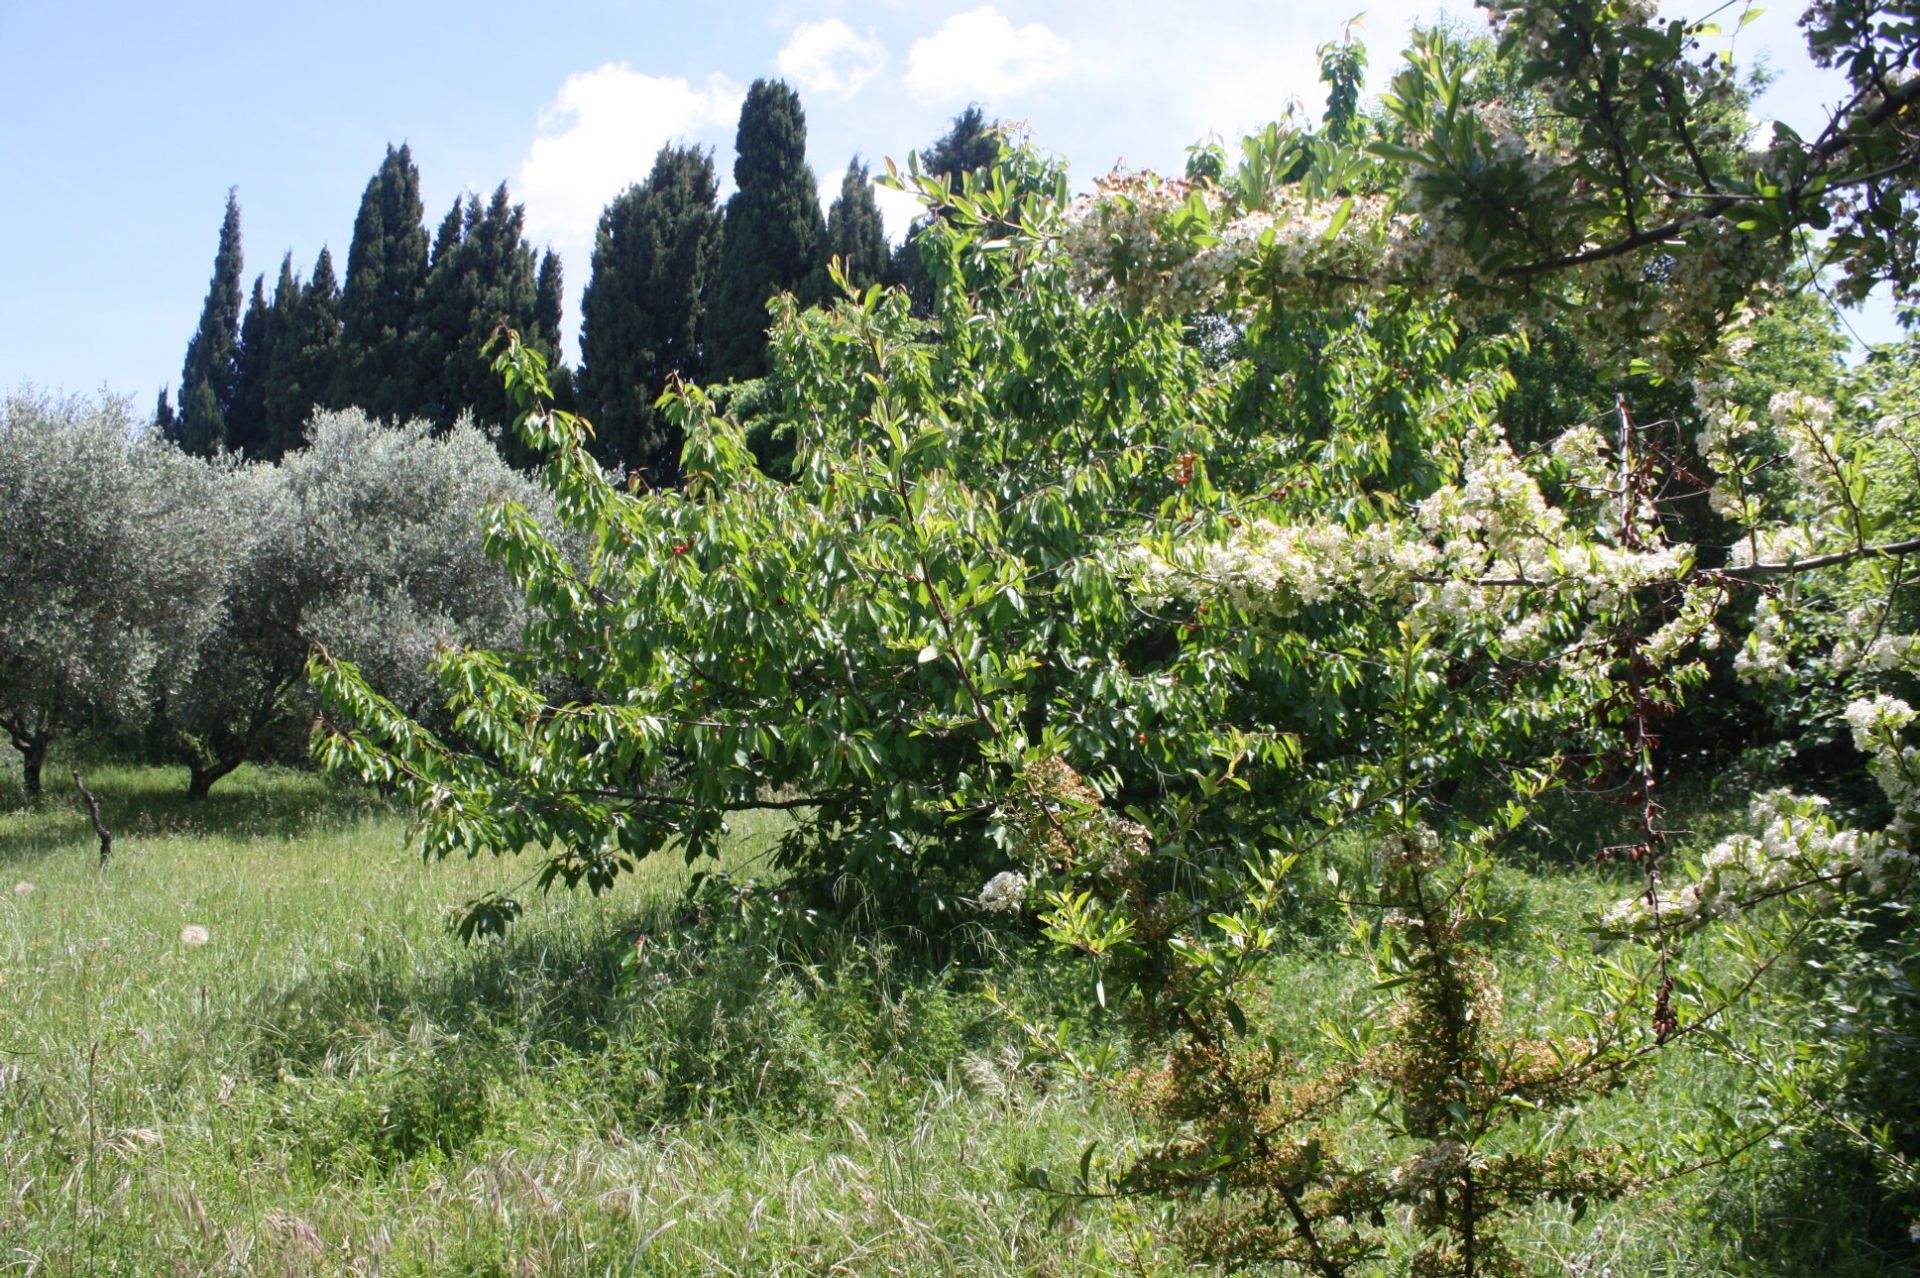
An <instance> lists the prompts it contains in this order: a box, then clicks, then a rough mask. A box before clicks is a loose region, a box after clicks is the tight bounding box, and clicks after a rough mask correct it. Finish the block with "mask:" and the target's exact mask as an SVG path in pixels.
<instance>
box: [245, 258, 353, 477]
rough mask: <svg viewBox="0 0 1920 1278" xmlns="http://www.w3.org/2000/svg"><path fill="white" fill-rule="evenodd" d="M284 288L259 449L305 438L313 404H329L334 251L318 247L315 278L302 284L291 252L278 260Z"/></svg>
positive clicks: (335, 356)
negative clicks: (281, 321)
mask: <svg viewBox="0 0 1920 1278" xmlns="http://www.w3.org/2000/svg"><path fill="white" fill-rule="evenodd" d="M283 288H284V289H286V290H288V293H287V309H286V319H285V326H284V328H283V329H282V331H281V337H280V340H279V341H278V342H276V343H275V345H274V349H273V359H272V362H271V365H270V367H269V370H268V374H267V393H266V419H267V437H266V439H265V440H264V441H263V443H262V445H261V455H262V456H264V457H270V458H276V459H277V458H279V457H282V456H284V455H285V454H286V453H287V452H289V451H291V450H292V449H296V448H299V447H300V446H301V444H302V443H303V442H304V441H305V439H306V430H307V422H308V421H309V420H310V419H311V418H312V416H313V410H314V409H316V408H323V407H328V406H330V405H331V403H332V400H331V395H332V388H333V385H334V382H335V381H336V380H337V378H336V374H337V371H338V363H339V354H340V283H339V280H338V279H337V277H335V275H334V273H333V254H332V253H331V252H329V251H328V250H327V249H324V248H323V249H321V250H320V256H319V258H318V259H317V260H316V261H315V262H314V264H313V278H312V279H310V280H308V281H307V282H306V283H305V284H304V285H303V284H301V283H300V280H299V277H298V276H296V275H294V274H293V265H292V261H291V258H289V260H288V261H286V262H283V263H282V264H281V286H280V287H279V288H276V289H275V290H274V302H275V304H276V308H277V306H278V303H279V301H280V293H281V289H283Z"/></svg>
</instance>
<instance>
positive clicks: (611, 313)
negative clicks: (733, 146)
mask: <svg viewBox="0 0 1920 1278" xmlns="http://www.w3.org/2000/svg"><path fill="white" fill-rule="evenodd" d="M718 194H719V191H718V183H717V181H716V179H715V177H714V172H713V157H712V156H710V155H708V154H706V153H705V152H703V151H701V150H699V149H698V148H697V147H671V146H669V147H662V148H661V149H660V153H659V155H657V156H656V157H655V158H654V162H653V172H652V173H651V174H649V175H648V177H647V180H646V181H645V182H643V183H641V184H639V185H637V186H631V187H628V188H627V189H626V190H625V191H624V192H622V193H621V194H620V195H619V196H617V197H616V198H615V199H614V201H613V203H612V204H610V205H608V206H607V208H606V211H605V212H603V213H602V214H601V215H600V225H599V228H598V230H597V232H596V233H595V236H594V244H593V275H592V277H591V278H590V279H589V280H588V282H587V289H586V293H585V294H584V295H583V296H582V298H581V300H580V375H579V378H578V380H577V383H576V388H577V391H578V402H579V406H580V410H581V411H582V412H583V413H585V414H586V415H587V416H588V417H589V418H590V419H591V420H592V421H593V423H594V429H595V432H596V435H595V438H596V440H597V441H598V445H597V446H598V449H599V451H600V453H601V456H602V459H603V460H605V461H607V462H608V463H609V464H615V465H620V466H626V467H638V468H641V469H643V470H644V471H645V472H646V475H647V477H648V479H649V480H650V481H651V482H653V483H654V484H656V485H664V484H669V483H672V482H673V481H674V479H675V477H676V476H677V473H678V470H679V463H680V442H681V441H680V439H679V438H678V435H677V432H675V431H674V430H673V429H672V428H671V426H670V425H669V424H668V423H667V422H666V421H665V420H663V419H662V418H660V417H659V415H658V414H656V413H655V412H654V408H653V404H654V401H655V400H656V399H658V398H659V397H660V392H661V390H663V389H664V388H665V386H666V384H667V379H668V378H669V377H672V376H675V375H678V376H680V377H684V378H688V379H693V378H697V377H699V376H701V374H702V373H703V371H704V368H703V363H702V349H701V343H700V335H701V328H702V319H703V316H704V305H705V298H706V295H707V291H708V282H709V278H710V275H711V272H712V269H713V261H714V252H715V247H716V245H717V242H718V240H719V238H720V214H719V212H718V210H717V207H716V203H715V201H716V199H717V198H718ZM556 284H557V281H556Z"/></svg>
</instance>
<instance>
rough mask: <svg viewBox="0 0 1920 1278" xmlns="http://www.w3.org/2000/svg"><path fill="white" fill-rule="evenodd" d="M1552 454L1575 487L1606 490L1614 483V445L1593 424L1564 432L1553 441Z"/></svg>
mask: <svg viewBox="0 0 1920 1278" xmlns="http://www.w3.org/2000/svg"><path fill="white" fill-rule="evenodd" d="M1552 453H1553V459H1554V460H1555V461H1557V462H1559V463H1560V466H1561V468H1562V469H1563V470H1564V471H1565V472H1566V476H1567V479H1568V481H1569V482H1571V483H1573V484H1576V485H1578V486H1580V487H1582V488H1590V489H1596V488H1597V489H1605V488H1607V487H1608V486H1609V485H1610V484H1611V483H1612V481H1613V474H1612V468H1613V449H1612V446H1611V445H1609V444H1608V443H1607V437H1606V436H1605V435H1602V434H1601V433H1600V432H1599V430H1598V429H1597V428H1595V427H1593V426H1591V425H1582V426H1575V427H1574V428H1573V429H1572V430H1569V431H1564V432H1562V433H1561V434H1560V436H1559V437H1558V438H1556V439H1555V440H1554V441H1553V448H1552Z"/></svg>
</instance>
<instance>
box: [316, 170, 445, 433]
mask: <svg viewBox="0 0 1920 1278" xmlns="http://www.w3.org/2000/svg"><path fill="white" fill-rule="evenodd" d="M421 217H422V209H421V206H420V171H419V170H418V169H416V168H415V167H414V166H413V156H412V154H411V153H410V152H409V151H408V149H407V147H406V146H405V145H404V144H403V145H402V146H400V147H399V148H398V149H395V148H394V147H392V146H389V147H388V148H387V157H386V159H385V160H383V161H382V162H381V164H380V169H379V171H378V172H377V173H375V174H374V175H373V178H372V179H371V180H370V181H369V182H368V183H367V189H366V193H365V194H364V195H362V196H361V197H360V212H359V214H358V215H357V216H356V217H355V218H354V222H353V243H352V244H351V245H350V246H349V247H348V249H347V285H346V290H345V292H344V293H342V295H341V300H340V321H341V328H340V352H339V370H338V373H337V374H336V379H335V384H334V387H333V394H332V396H331V399H332V400H333V402H334V403H335V404H336V405H339V406H342V407H345V406H348V405H351V406H354V407H357V408H363V409H365V410H366V411H367V412H369V413H371V414H373V415H374V416H376V417H378V418H380V419H381V420H383V421H386V422H397V421H401V420H404V419H406V418H408V417H412V416H414V415H416V414H417V413H418V412H419V411H420V410H421V408H422V404H421V396H420V394H419V390H418V388H417V387H416V386H415V385H414V384H413V383H414V380H415V379H414V378H413V376H412V374H413V372H414V366H413V357H414V354H415V352H414V351H413V350H412V349H411V343H410V340H409V339H410V338H411V336H412V333H413V324H414V311H415V310H416V309H417V308H418V306H419V304H420V290H421V288H422V287H423V286H424V285H425V282H426V277H427V229H426V227H425V226H424V225H423V224H422V222H421Z"/></svg>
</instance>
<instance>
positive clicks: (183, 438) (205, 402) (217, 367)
mask: <svg viewBox="0 0 1920 1278" xmlns="http://www.w3.org/2000/svg"><path fill="white" fill-rule="evenodd" d="M240 269H241V255H240V198H239V193H238V191H237V189H236V190H229V191H228V192H227V213H226V217H225V218H224V219H222V221H221V223H220V247H219V249H218V250H217V251H216V252H215V253H214V257H213V280H212V282H211V283H210V284H209V285H208V286H207V300H206V302H205V303H203V304H202V305H201V307H200V327H199V328H198V329H197V330H195V332H194V335H193V340H192V341H190V342H188V343H187V358H186V362H185V363H184V364H183V365H181V368H180V412H179V415H178V416H177V417H176V418H175V419H174V427H173V432H172V433H171V434H170V435H169V436H168V438H170V439H172V440H173V441H174V442H175V443H177V444H179V445H180V446H181V447H182V448H185V449H186V450H187V451H188V452H193V453H200V454H203V455H208V454H212V453H215V452H217V451H219V450H220V449H221V448H223V447H225V445H226V442H227V413H228V411H229V410H230V409H231V408H232V406H233V400H234V389H235V382H236V379H237V374H238V370H237V368H236V366H235V363H236V362H235V355H236V353H237V351H238V348H239V344H240Z"/></svg>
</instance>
